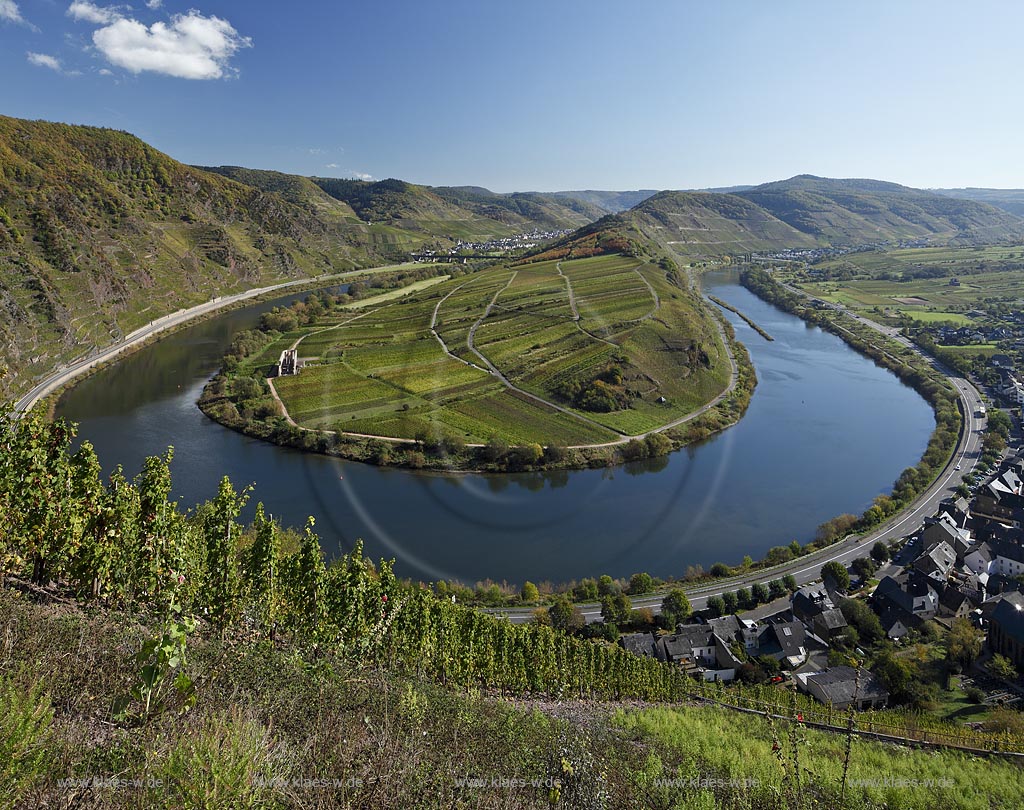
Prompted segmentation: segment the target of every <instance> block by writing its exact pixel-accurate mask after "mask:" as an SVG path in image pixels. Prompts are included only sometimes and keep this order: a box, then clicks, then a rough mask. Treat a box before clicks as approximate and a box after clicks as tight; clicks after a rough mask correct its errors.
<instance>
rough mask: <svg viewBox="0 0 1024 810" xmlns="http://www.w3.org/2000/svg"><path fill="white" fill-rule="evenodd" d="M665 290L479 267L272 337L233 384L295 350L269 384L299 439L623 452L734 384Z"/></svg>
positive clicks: (688, 301) (544, 266) (598, 272)
mask: <svg viewBox="0 0 1024 810" xmlns="http://www.w3.org/2000/svg"><path fill="white" fill-rule="evenodd" d="M674 278H675V277H674V276H670V275H669V274H668V273H666V271H665V270H664V269H662V268H661V267H660V266H658V265H655V264H650V263H646V262H644V261H641V260H638V259H635V258H632V257H628V256H604V257H599V258H593V259H583V260H576V261H566V262H540V263H535V264H523V265H517V266H506V265H502V266H497V267H491V268H488V269H485V270H481V271H479V272H475V273H470V274H467V275H463V276H460V277H457V278H451V279H448V280H443V281H441V282H440V283H429V282H427V283H429V286H426V287H423V286H421V288H420V289H418V290H417V291H415V292H412V293H410V294H408V295H406V296H404V297H398V298H391V299H388V300H382V301H381V302H380V303H375V302H374V300H373V299H367V300H365V301H361V302H359V304H360V306H358V307H356V306H355V305H352V304H344V305H341V306H333V307H330V308H329V309H328V310H327V311H326V312H324V314H323V315H321V316H320V317H318V318H317V319H316V320H315V321H314V322H313V323H311V324H309V325H308V326H304V327H301V328H297V329H293V330H286V331H285V332H283V333H279V332H272V333H271V335H270V338H275V337H276V339H272V340H271V342H269V343H266V345H265V346H264V347H263V348H262V350H260V351H258V352H253V353H251V354H250V355H249V356H248V357H246V358H245V359H244V361H243V362H242V363H241V364H240V365H239V366H238V367H237V368H236V369H235V370H234V376H235V378H238V377H239V376H248V377H249V378H250V379H252V380H253V383H252V385H258V384H259V383H261V382H262V381H263V380H264V379H265V378H266V377H268V376H269V375H271V374H272V366H273V363H274V362H275V361H276V360H277V359H278V357H279V355H280V352H281V351H282V350H283V349H286V348H295V349H296V350H297V351H298V355H299V357H300V358H301V359H302V360H304V362H305V364H306V365H305V367H304V368H302V369H301V371H300V372H299V373H298V374H297V375H295V376H284V377H278V378H276V379H273V380H272V381H271V384H272V386H273V389H274V392H275V393H276V395H277V396H278V397H279V398H280V402H281V404H282V406H283V408H284V410H285V412H286V416H287V418H288V419H289V420H292V421H293V423H294V424H295V425H297V426H298V427H300V428H305V429H311V430H320V431H323V430H329V431H334V432H336V433H338V434H361V435H370V436H378V437H382V438H386V439H396V440H421V441H422V440H424V438H425V437H431V436H433V437H438V436H440V437H445V438H447V439H448V440H450V441H453V442H455V443H459V444H463V443H464V444H483V443H488V442H500V443H507V444H511V445H525V444H536V445H544V446H549V445H560V446H567V447H575V446H581V445H601V444H611V443H621V442H624V441H626V440H628V438H629V437H637V436H639V437H644V436H646V435H647V434H649V433H651V432H654V431H658V430H660V429H663V428H665V427H666V426H669V425H673V424H675V423H678V422H679V421H680V420H682V419H684V418H685V417H686V416H687V415H689V414H691V413H693V412H694V411H696V410H698V409H700V408H701V407H702V406H705V405H706V404H707V403H708V402H709V401H711V400H713V399H715V398H716V397H717V396H719V395H721V394H722V393H723V392H724V391H725V390H726V389H727V388H728V387H729V385H730V382H731V381H732V379H733V367H732V361H731V358H730V355H729V351H728V350H727V349H726V347H725V345H724V343H723V341H722V336H721V333H720V327H719V325H718V323H717V322H716V321H715V320H713V317H712V316H711V315H709V313H708V310H707V309H706V308H705V307H704V306H703V305H702V304H701V302H700V301H699V300H698V298H697V294H696V293H694V292H692V291H690V290H689V289H683V288H682V287H681V286H679V285H678V284H677V283H675V280H674ZM250 387H251V385H250ZM207 412H208V413H209V412H210V411H209V410H208V411H207ZM213 415H216V414H213Z"/></svg>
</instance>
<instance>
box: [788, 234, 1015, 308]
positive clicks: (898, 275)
mask: <svg viewBox="0 0 1024 810" xmlns="http://www.w3.org/2000/svg"><path fill="white" fill-rule="evenodd" d="M823 275H824V276H826V278H824V279H823V278H822V276H823ZM783 278H784V279H785V280H787V281H789V282H791V283H794V284H796V285H797V286H798V287H800V288H801V289H803V290H804V291H806V292H808V293H810V294H811V295H814V296H816V297H819V298H822V299H824V300H826V301H831V302H833V303H837V304H842V305H843V306H846V307H849V308H851V309H856V310H859V311H860V312H861V313H862V314H864V315H867V316H868V317H871V318H874V319H875V320H878V321H882V322H886V323H895V322H896V321H897V319H898V318H900V317H901V316H909V317H910V318H912V319H913V320H915V321H918V322H920V323H921V324H925V325H931V324H941V323H949V324H951V325H953V326H965V325H969V324H971V323H976V322H978V318H979V313H977V312H976V310H985V309H986V308H990V307H991V306H992V305H994V304H1000V305H1003V304H1005V305H1008V306H1010V307H1011V308H1020V307H1021V306H1024V247H1021V246H994V247H985V248H974V247H960V248H957V247H942V248H914V249H903V250H890V251H867V252H860V253H851V254H847V255H844V256H841V257H838V258H835V259H831V260H828V261H824V262H820V263H817V264H814V265H812V266H809V267H806V268H802V269H796V270H794V269H787V270H785V271H783ZM954 279H955V280H956V281H955V282H954Z"/></svg>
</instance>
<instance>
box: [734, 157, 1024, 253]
mask: <svg viewBox="0 0 1024 810" xmlns="http://www.w3.org/2000/svg"><path fill="white" fill-rule="evenodd" d="M736 196H739V197H743V198H744V199H747V200H750V201H751V202H753V203H756V204H757V205H759V206H761V207H763V208H764V209H765V210H767V211H769V212H770V213H771V214H772V215H774V216H776V217H778V218H779V219H781V220H783V221H784V222H786V223H788V224H790V225H792V226H793V227H794V228H796V229H797V230H800V231H802V232H804V233H806V234H809V235H810V236H812V237H814V238H815V239H817V240H819V241H821V242H823V243H828V244H833V245H853V244H865V243H871V242H886V241H893V240H899V239H912V238H920V237H936V238H942V239H946V240H954V241H959V242H977V241H998V240H1002V239H1015V238H1020V237H1021V236H1022V235H1024V221H1022V220H1021V219H1020V218H1019V217H1016V216H1013V215H1011V214H1008V213H1007V212H1006V211H1002V210H999V209H997V208H994V207H993V206H991V205H986V204H983V203H977V202H973V201H971V200H955V199H952V198H950V197H945V196H943V195H940V194H933V193H931V192H928V191H921V190H919V189H914V188H908V187H907V186H901V185H898V184H896V183H885V182H882V181H879V180H857V179H851V180H834V179H830V178H823V177H815V176H813V175H806V174H805V175H799V176H797V177H792V178H790V179H789V180H782V181H780V182H777V183H766V184H764V185H761V186H755V187H754V188H752V189H750V190H749V191H742V192H739V193H738V194H737V195H736Z"/></svg>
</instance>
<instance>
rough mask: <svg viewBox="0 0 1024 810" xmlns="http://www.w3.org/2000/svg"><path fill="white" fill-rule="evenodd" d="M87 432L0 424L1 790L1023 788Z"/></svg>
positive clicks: (71, 793) (358, 798)
mask: <svg viewBox="0 0 1024 810" xmlns="http://www.w3.org/2000/svg"><path fill="white" fill-rule="evenodd" d="M71 435H72V431H71V430H70V429H69V428H68V426H67V425H65V424H64V423H62V422H56V423H52V424H50V423H47V422H46V421H45V420H43V419H42V418H40V417H39V416H38V415H35V414H34V415H30V416H28V417H27V418H26V419H24V420H22V421H21V422H19V423H16V424H11V423H7V422H5V423H4V428H3V432H2V435H0V446H2V447H0V449H2V450H3V452H2V453H0V506H2V508H3V510H4V514H5V515H7V516H8V519H7V520H6V521H5V522H4V524H3V527H2V530H0V560H2V565H3V569H2V571H3V574H4V578H5V580H6V583H5V584H6V587H4V588H0V627H2V628H3V638H4V641H3V655H2V656H0V728H2V730H3V733H2V734H0V803H2V804H3V805H5V806H13V807H38V806H44V805H47V804H54V803H62V802H70V803H72V804H77V805H79V806H91V807H137V806H146V807H188V808H192V807H278V806H282V807H283V806H294V805H296V804H301V805H303V806H311V807H321V806H322V807H328V806H352V807H366V806H412V805H416V806H483V807H491V806H494V807H498V806H501V807H528V806H537V805H538V804H540V805H544V804H547V805H549V806H555V807H567V808H568V807H572V808H579V807H595V808H599V807H638V808H640V807H652V808H653V807H669V806H684V805H685V806H690V805H691V804H692V803H693V802H698V803H702V804H703V805H706V806H736V807H765V808H775V807H801V806H805V805H806V806H812V805H813V804H815V803H816V802H817V803H827V804H828V805H829V806H832V807H863V806H868V805H870V804H872V803H875V804H879V805H881V804H885V803H892V802H895V801H898V802H899V803H900V805H901V806H906V807H925V806H930V805H928V804H927V802H928V801H930V800H934V795H935V790H936V788H935V787H934V786H931V787H928V788H926V787H924V786H923V785H922V784H918V783H913V784H909V785H908V784H903V783H899V782H898V781H897V782H895V783H894V782H892V780H893V779H897V780H898V779H900V778H903V776H904V775H908V774H911V773H916V774H918V777H927V778H931V775H934V774H939V773H941V774H943V779H947V780H949V781H948V782H946V781H944V782H942V784H941V786H940V788H941V790H942V791H943V793H942V794H941V795H943V797H944V799H943V801H944V803H946V804H948V805H949V806H951V807H961V806H962V807H979V808H981V807H990V806H999V805H1000V803H1002V802H1004V800H1005V797H1007V796H1013V795H1018V794H1017V793H1015V791H1016V792H1019V791H1020V789H1021V772H1020V770H1019V768H1017V767H1016V766H1014V765H1012V764H1009V763H1005V764H1004V763H1001V762H999V761H995V760H993V761H987V762H983V763H982V762H979V761H976V760H971V759H970V758H967V757H964V756H961V755H958V754H955V753H950V752H943V753H925V752H910V751H906V752H902V753H898V754H894V753H893V751H892V749H890V748H883V747H881V746H879V745H877V744H875V743H870V742H865V741H861V740H854V739H850V740H844V738H843V737H831V738H829V737H825V736H823V735H820V734H817V733H815V732H812V731H809V730H807V729H806V728H804V723H803V722H802V718H797V717H796V716H795V711H796V710H797V709H799V710H801V711H803V710H805V709H806V707H805V705H804V704H805V701H804V700H803V699H802V698H801V699H800V701H799V702H797V703H793V702H792V700H791V699H790V698H789V697H787V695H786V693H784V692H779V691H778V690H770V691H769V692H765V693H764V694H763V695H761V697H762V698H764V699H767V698H768V697H772V698H773V700H774V703H773V704H764V703H762V705H774V706H775V707H776V710H775V713H781V714H783V715H784V716H783V717H782V718H777V719H769V720H761V719H758V718H756V717H749V716H744V717H742V718H736V717H735V716H733V715H730V714H726V713H724V710H720V709H714V708H707V707H703V708H699V709H698V708H694V707H689V708H685V707H684V708H682V709H678V708H677V709H671V710H670V709H667V708H665V709H658V708H654V707H651V706H650V705H649V702H650V701H656V702H663V703H673V704H679V703H680V702H687V701H693V700H698V701H700V700H705V699H707V698H708V697H709V696H714V697H721V696H720V695H717V694H716V695H711V694H710V693H707V692H706V691H705V690H697V689H696V685H695V684H693V683H692V682H690V681H689V679H687V678H686V677H685V676H684V675H683V674H682V673H681V671H680V670H678V669H675V668H673V667H669V666H667V665H663V664H660V663H658V662H656V661H654V660H653V659H646V658H640V657H637V656H633V655H630V654H627V653H626V652H624V651H623V650H622V649H620V648H619V647H617V646H614V645H610V644H608V643H606V642H603V641H600V640H598V641H585V640H582V639H578V638H573V637H570V636H566V635H565V634H563V633H561V632H559V631H557V630H555V629H553V628H551V627H548V626H542V625H536V624H534V625H522V626H516V625H510V624H508V623H507V622H503V621H501V620H498V619H496V618H494V617H491V616H488V615H485V614H481V613H478V612H476V611H474V610H472V609H470V608H466V607H463V606H461V605H458V604H454V603H453V602H452V601H450V600H449V599H447V598H438V597H437V596H435V595H434V593H433V592H432V591H431V590H430V589H428V588H425V587H423V586H417V585H413V584H411V583H403V582H400V581H398V580H396V579H395V577H394V575H393V574H392V572H391V566H390V564H388V563H386V562H382V563H380V564H379V565H372V564H370V562H369V561H368V560H366V559H364V558H363V557H362V555H361V553H360V550H359V548H358V547H357V548H356V549H355V550H354V551H353V552H352V553H350V554H347V555H344V556H343V557H341V558H340V559H338V560H336V561H334V562H333V563H332V564H330V565H326V564H325V562H324V560H323V558H322V556H321V551H320V545H319V541H318V539H317V537H316V535H315V534H314V533H313V531H312V526H308V527H307V528H306V529H305V531H303V532H302V533H296V532H292V531H287V530H282V529H280V528H279V527H277V526H276V525H275V524H274V523H273V522H271V521H270V520H268V519H267V518H266V517H265V516H264V514H263V511H262V510H261V509H258V510H257V517H256V521H255V523H254V524H253V525H252V526H250V527H243V526H241V525H239V524H238V523H237V517H238V514H239V510H240V508H241V505H242V502H243V501H244V499H245V497H246V493H237V492H235V491H234V490H233V489H232V487H231V485H230V483H229V482H228V481H226V480H225V481H224V482H223V483H222V485H221V487H220V490H219V492H218V493H217V496H216V497H215V498H214V499H213V500H212V501H210V502H209V503H207V504H203V505H201V506H199V507H198V508H197V509H196V510H195V511H193V512H188V513H186V512H183V511H182V510H181V509H180V507H179V506H178V504H176V503H174V502H173V501H170V500H168V493H169V491H170V477H169V468H168V465H169V463H170V460H171V454H170V453H169V454H168V456H167V457H165V458H162V459H161V458H151V459H149V460H148V461H147V462H146V465H145V468H144V470H143V472H142V474H141V475H140V476H139V478H138V479H137V480H136V481H135V482H134V483H133V482H129V481H127V480H126V479H125V478H124V476H123V475H122V474H121V473H120V471H118V472H115V473H114V474H113V475H112V476H111V478H110V480H109V481H108V482H106V483H104V482H103V481H101V480H100V479H99V476H98V465H97V463H96V458H95V455H94V454H93V452H92V450H91V448H90V447H89V446H88V445H87V444H86V445H84V446H83V447H82V448H81V449H80V450H78V451H76V452H71V450H70V446H69V440H70V438H71ZM737 695H738V696H740V697H742V695H741V694H739V693H737ZM752 696H753V695H752ZM629 699H633V700H637V699H639V700H643V701H647V703H635V702H629ZM624 700H625V701H627V702H626V703H622V701H624ZM593 701H598V702H597V703H595V702H593ZM787 701H789V702H787ZM604 706H607V708H604ZM787 712H788V713H787ZM894 717H895V716H894ZM787 718H788V719H787ZM850 719H851V721H852V722H854V724H855V725H857V726H858V727H863V724H862V722H861V721H860V720H857V719H853V718H850ZM875 722H879V720H878V719H876V720H875ZM889 722H890V723H891V722H894V720H889ZM911 723H913V720H912V718H911V717H910V716H907V717H906V718H905V719H904V725H903V729H904V730H905V731H907V732H909V729H910V728H911V725H910V724H911ZM839 725H841V724H839ZM915 725H917V724H915ZM963 733H967V732H966V731H964V732H963ZM975 739H978V740H980V739H982V737H981V736H980V735H977V734H976V735H975ZM1001 739H1008V738H1005V737H1002V738H1001V737H994V738H991V742H992V744H997V743H998V742H999V740H1001ZM738 752H745V753H744V754H743V755H742V756H740V757H737V753H738ZM894 756H895V759H892V758H893V757H894ZM908 778H909V777H908ZM730 780H735V781H730ZM887 780H889V781H887ZM424 802H426V804H424Z"/></svg>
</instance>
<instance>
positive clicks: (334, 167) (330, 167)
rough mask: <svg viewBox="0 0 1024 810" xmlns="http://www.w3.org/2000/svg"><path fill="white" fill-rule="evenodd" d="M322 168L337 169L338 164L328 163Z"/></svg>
mask: <svg viewBox="0 0 1024 810" xmlns="http://www.w3.org/2000/svg"><path fill="white" fill-rule="evenodd" d="M324 168H325V169H337V168H338V164H337V163H328V164H326V165H325V166H324Z"/></svg>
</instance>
